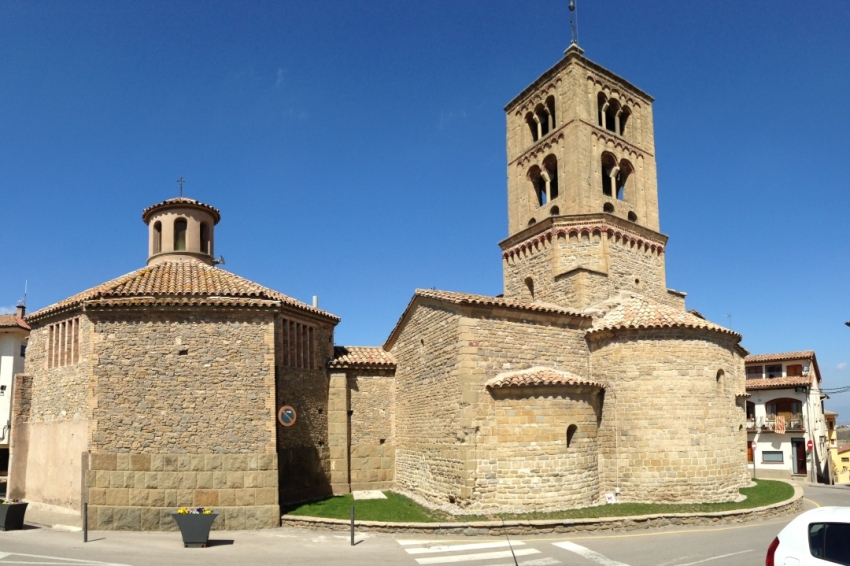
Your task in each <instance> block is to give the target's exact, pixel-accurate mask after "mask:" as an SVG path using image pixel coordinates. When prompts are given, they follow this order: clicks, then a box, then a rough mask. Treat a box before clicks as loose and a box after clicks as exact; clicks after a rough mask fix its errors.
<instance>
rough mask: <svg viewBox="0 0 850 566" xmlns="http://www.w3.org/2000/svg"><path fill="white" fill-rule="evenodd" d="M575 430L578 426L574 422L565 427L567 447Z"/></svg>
mask: <svg viewBox="0 0 850 566" xmlns="http://www.w3.org/2000/svg"><path fill="white" fill-rule="evenodd" d="M577 431H578V427H577V426H576V425H574V424H571V425H570V426H568V427H567V448H569V447H570V445H571V444H572V443H573V437H575V435H576V432H577Z"/></svg>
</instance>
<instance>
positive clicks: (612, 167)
mask: <svg viewBox="0 0 850 566" xmlns="http://www.w3.org/2000/svg"><path fill="white" fill-rule="evenodd" d="M619 172H620V168H619V167H617V160H616V158H615V157H614V156H613V155H611V154H610V153H603V154H602V194H603V195H605V196H606V197H610V196H614V185H616V184H617V183H616V179H617V173H619Z"/></svg>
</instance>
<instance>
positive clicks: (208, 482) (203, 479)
mask: <svg viewBox="0 0 850 566" xmlns="http://www.w3.org/2000/svg"><path fill="white" fill-rule="evenodd" d="M195 487H196V488H198V489H212V487H213V472H198V473H197V474H196V475H195Z"/></svg>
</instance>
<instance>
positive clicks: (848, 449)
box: [838, 444, 850, 454]
mask: <svg viewBox="0 0 850 566" xmlns="http://www.w3.org/2000/svg"><path fill="white" fill-rule="evenodd" d="M845 452H850V444H842V445H841V446H839V447H838V453H839V454H843V453H845Z"/></svg>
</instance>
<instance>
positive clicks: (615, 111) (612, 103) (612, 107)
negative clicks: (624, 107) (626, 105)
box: [605, 99, 620, 133]
mask: <svg viewBox="0 0 850 566" xmlns="http://www.w3.org/2000/svg"><path fill="white" fill-rule="evenodd" d="M619 113H620V104H619V103H618V102H617V101H616V100H611V99H609V100H608V106H607V108H606V109H605V129H606V130H608V131H609V132H614V133H616V132H617V116H618V115H619Z"/></svg>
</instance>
